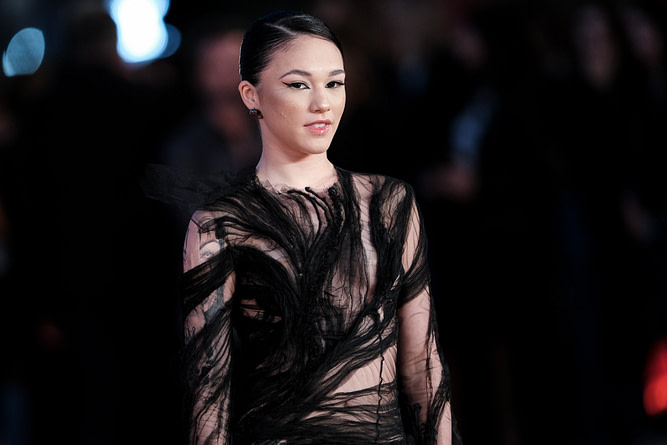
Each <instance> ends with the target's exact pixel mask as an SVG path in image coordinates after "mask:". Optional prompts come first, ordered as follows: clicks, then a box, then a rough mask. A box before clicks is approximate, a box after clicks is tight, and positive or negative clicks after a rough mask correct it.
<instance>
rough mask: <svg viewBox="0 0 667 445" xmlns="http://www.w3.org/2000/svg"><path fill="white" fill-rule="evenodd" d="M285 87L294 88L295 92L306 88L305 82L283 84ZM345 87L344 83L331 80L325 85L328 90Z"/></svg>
mask: <svg viewBox="0 0 667 445" xmlns="http://www.w3.org/2000/svg"><path fill="white" fill-rule="evenodd" d="M283 83H284V84H285V85H286V86H287V87H289V88H295V89H297V90H302V89H306V88H307V87H308V86H307V85H306V84H305V82H291V83H286V82H283ZM342 86H345V82H341V81H340V80H333V81H331V82H329V83H327V87H328V88H339V87H342Z"/></svg>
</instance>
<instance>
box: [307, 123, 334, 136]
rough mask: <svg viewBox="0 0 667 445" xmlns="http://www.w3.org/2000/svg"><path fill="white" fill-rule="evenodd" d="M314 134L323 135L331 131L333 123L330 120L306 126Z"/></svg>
mask: <svg viewBox="0 0 667 445" xmlns="http://www.w3.org/2000/svg"><path fill="white" fill-rule="evenodd" d="M305 127H306V128H307V129H308V131H310V132H311V133H312V134H315V135H323V134H327V133H328V132H329V130H331V121H330V120H328V119H324V120H318V121H313V122H310V123H308V124H306V125H305Z"/></svg>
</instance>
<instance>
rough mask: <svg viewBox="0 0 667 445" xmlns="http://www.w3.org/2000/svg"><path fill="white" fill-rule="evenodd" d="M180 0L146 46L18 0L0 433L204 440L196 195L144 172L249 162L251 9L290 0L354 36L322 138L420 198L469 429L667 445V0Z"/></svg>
mask: <svg viewBox="0 0 667 445" xmlns="http://www.w3.org/2000/svg"><path fill="white" fill-rule="evenodd" d="M142 1H143V0H142ZM135 2H136V3H135V5H139V4H140V2H139V0H135ZM158 3H160V2H158ZM162 3H163V6H164V5H165V4H166V5H168V10H166V9H165V14H164V17H163V19H164V22H166V23H167V24H169V25H170V27H171V28H170V29H171V30H172V31H174V30H176V31H177V32H176V33H172V34H170V36H171V37H172V39H171V40H170V42H171V43H170V46H169V48H168V50H165V51H167V52H166V53H164V54H163V56H162V57H158V58H155V59H153V60H150V61H144V62H138V63H137V62H134V63H129V62H127V61H125V60H123V59H122V58H121V57H120V56H119V52H118V51H117V49H116V48H117V47H116V43H117V39H118V37H119V32H118V30H119V28H118V27H117V26H116V25H117V23H116V22H114V21H113V20H112V19H111V18H110V16H109V15H108V14H107V10H106V9H105V7H104V5H105V3H104V2H102V1H101V0H100V1H93V0H89V1H72V0H70V1H67V0H60V1H52V0H3V1H2V3H0V46H1V47H2V49H3V69H4V70H3V73H0V301H1V303H2V307H1V309H0V314H1V317H2V318H1V320H0V329H1V332H0V339H1V341H2V346H1V347H2V349H1V351H2V356H1V358H0V363H2V366H1V369H0V444H1V445H28V444H46V443H49V444H54V443H58V444H59V443H68V444H86V445H87V444H102V445H104V444H117V443H123V444H128V443H132V444H133V443H151V444H152V443H163V444H182V443H185V442H184V441H183V421H182V414H181V405H180V397H181V388H182V387H181V381H180V374H179V372H180V370H179V361H178V353H179V348H180V345H181V332H180V317H181V313H180V305H179V301H178V295H177V291H176V281H177V277H178V273H179V270H180V254H181V248H182V240H183V236H184V230H185V223H186V221H187V214H183V213H179V212H178V211H177V209H174V208H172V207H171V206H169V205H166V204H164V203H162V202H160V201H158V200H154V199H150V198H148V197H146V195H145V193H144V190H143V189H142V186H141V184H142V181H143V179H144V176H145V172H146V167H147V166H148V165H154V164H161V165H166V166H170V167H171V168H173V169H175V170H179V171H183V172H187V173H189V174H191V173H194V174H197V175H199V174H201V175H208V174H215V173H216V172H218V171H220V170H234V169H237V168H240V167H243V166H247V165H252V164H253V163H254V162H255V161H256V159H257V155H258V148H259V146H258V141H257V131H256V130H257V129H256V127H255V125H254V123H252V122H251V120H250V119H249V118H248V117H247V114H246V110H245V109H244V108H243V105H242V103H241V102H240V99H239V98H238V94H237V93H236V85H237V83H238V77H237V76H238V73H237V71H236V61H237V57H238V44H239V42H240V40H239V39H240V34H239V32H242V31H243V29H245V27H246V26H247V25H248V24H249V23H250V21H252V20H253V19H254V18H256V17H257V16H259V15H261V14H264V13H266V12H268V11H270V10H273V9H277V8H281V9H303V10H305V11H307V12H311V13H314V14H316V15H318V16H320V17H321V18H323V19H324V20H325V21H326V22H328V23H329V25H330V26H331V27H332V28H333V29H334V31H335V32H336V33H337V34H338V36H339V38H340V39H341V40H342V43H343V46H344V50H345V60H346V70H347V72H348V79H347V89H348V105H347V109H346V112H345V116H344V117H343V122H342V124H341V127H340V129H339V132H338V134H337V135H336V138H335V140H334V143H333V145H332V147H331V150H330V157H331V159H332V160H333V161H334V162H335V163H337V164H338V165H339V166H341V167H343V168H347V169H350V170H358V171H371V172H377V173H385V174H389V175H393V176H396V177H399V178H402V179H405V180H407V181H409V182H410V183H411V184H413V185H414V187H415V189H416V190H417V192H418V194H419V199H420V205H421V208H422V211H423V215H424V218H425V221H426V225H427V228H428V231H429V252H430V255H431V261H432V274H433V291H434V296H435V299H436V301H437V309H438V316H439V319H440V338H441V341H442V345H443V348H444V350H445V353H446V354H447V357H448V358H449V360H450V368H451V373H452V381H453V396H454V407H455V414H456V416H457V417H458V419H459V424H460V429H461V431H462V433H463V437H464V440H465V442H466V443H467V444H468V445H471V444H498V445H524V444H527V445H533V444H552V443H553V444H556V443H557V444H632V445H654V444H667V425H666V414H667V343H665V339H666V338H667V323H666V321H667V311H666V307H665V306H666V303H667V244H666V231H665V227H666V224H667V174H665V167H667V164H666V163H665V160H666V158H667V156H665V151H666V150H667V115H666V112H667V108H666V107H667V102H666V101H667V64H666V62H667V59H666V57H667V53H666V51H667V49H666V47H665V45H666V44H667V42H666V40H665V37H666V34H665V33H666V32H667V28H666V25H667V22H666V20H667V2H665V1H664V0H637V1H631V0H619V1H607V2H592V1H574V0H550V1H549V0H544V1H530V0H524V1H520V0H469V1H465V0H416V1H407V0H356V1H352V0H337V1H326V0H324V1H316V0H313V1H284V2H281V3H276V2H269V1H253V2H223V1H220V0H218V1H210V0H202V1H186V0H174V1H172V2H171V4H169V3H168V2H166V1H164V2H162ZM109 4H111V3H109ZM141 4H143V3H141ZM26 28H34V29H36V30H39V31H38V33H37V34H35V33H34V32H33V33H32V34H24V35H23V37H24V38H23V40H21V41H19V42H18V43H19V45H18V47H19V49H20V48H23V49H24V52H19V56H16V54H15V53H13V52H11V51H10V49H12V50H13V49H15V48H16V46H12V45H10V41H12V37H13V36H15V35H17V33H19V31H21V30H23V29H26ZM26 36H27V37H26ZM40 36H41V37H43V43H44V45H43V58H42V59H40V58H39V56H40V54H37V56H35V55H34V54H33V55H32V56H30V51H29V50H30V48H33V47H31V46H30V45H29V44H30V43H31V42H32V44H35V42H36V44H37V46H39V43H40V38H39V37H40ZM15 43H16V41H15ZM22 45H23V46H22ZM33 49H34V48H33ZM38 49H39V48H38ZM33 52H34V51H33ZM37 52H38V53H39V51H38V50H37ZM29 56H30V57H29ZM12 57H13V58H12ZM31 57H32V58H31ZM35 58H37V59H38V63H37V65H36V67H35V69H33V70H28V71H30V72H20V70H21V69H22V68H21V67H25V66H26V65H27V66H30V63H31V61H33V62H34V59H35ZM23 69H25V68H23ZM17 71H18V72H17Z"/></svg>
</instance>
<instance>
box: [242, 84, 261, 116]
mask: <svg viewBox="0 0 667 445" xmlns="http://www.w3.org/2000/svg"><path fill="white" fill-rule="evenodd" d="M239 93H240V94H241V100H243V103H244V104H245V106H246V107H248V109H252V108H259V97H258V95H257V87H255V85H253V84H251V83H250V82H248V81H247V80H242V81H241V83H239Z"/></svg>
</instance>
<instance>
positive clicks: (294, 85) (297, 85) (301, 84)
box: [283, 82, 308, 90]
mask: <svg viewBox="0 0 667 445" xmlns="http://www.w3.org/2000/svg"><path fill="white" fill-rule="evenodd" d="M283 83H284V84H285V85H286V86H287V87H289V88H295V89H297V90H305V89H306V88H308V85H306V84H305V83H304V82H290V83H287V82H283Z"/></svg>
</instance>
